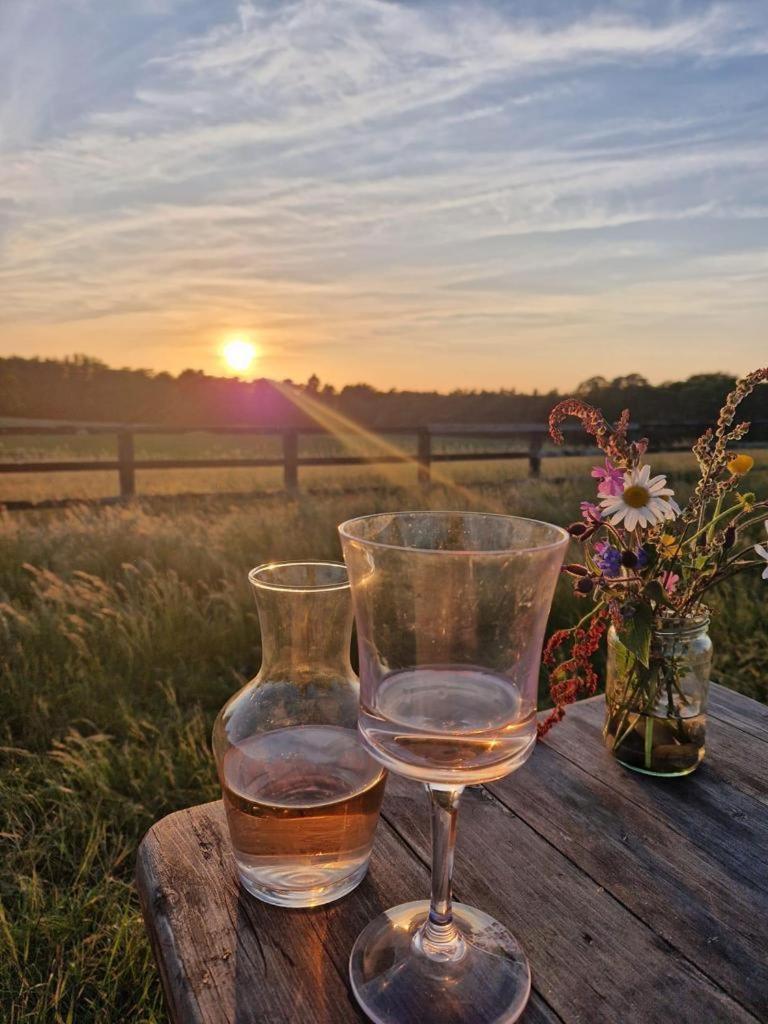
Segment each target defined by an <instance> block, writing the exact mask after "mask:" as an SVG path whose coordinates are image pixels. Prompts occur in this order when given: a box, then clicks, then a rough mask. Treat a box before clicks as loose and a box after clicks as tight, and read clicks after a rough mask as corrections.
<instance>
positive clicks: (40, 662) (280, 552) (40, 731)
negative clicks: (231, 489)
mask: <svg viewBox="0 0 768 1024" xmlns="http://www.w3.org/2000/svg"><path fill="white" fill-rule="evenodd" d="M88 440H89V441H90V440H91V439H88ZM6 441H7V439H6ZM46 457H49V456H48V453H46ZM653 462H654V466H660V467H663V468H666V469H667V470H669V471H670V472H671V473H672V474H673V475H674V476H675V485H676V486H678V487H679V489H680V490H681V491H684V490H685V488H686V486H689V484H690V481H691V479H692V467H691V464H690V460H689V459H687V458H686V457H685V456H677V455H675V456H672V455H670V456H665V457H654V458H653ZM566 463H567V465H566ZM588 464H589V463H588V461H585V460H583V459H581V458H574V459H570V460H557V459H551V460H547V461H546V462H545V465H544V470H543V475H542V479H540V480H529V479H527V478H525V475H524V474H525V471H526V467H525V464H518V463H495V462H493V463H483V464H475V465H470V464H465V465H461V464H456V465H451V466H450V467H441V472H444V473H445V474H446V477H445V481H444V483H443V484H438V485H435V486H433V487H432V488H431V489H430V490H429V491H427V492H422V491H420V490H419V489H418V488H416V487H415V486H414V484H413V478H414V475H415V474H414V471H413V469H412V467H395V468H393V469H392V470H388V471H387V473H386V474H382V473H381V471H379V472H376V473H374V472H373V471H368V470H361V469H360V468H358V467H352V468H351V469H350V471H349V473H347V472H346V471H345V472H344V473H339V472H338V471H334V474H333V475H329V474H327V471H325V472H326V474H327V475H326V476H325V477H324V478H317V480H316V481H313V483H315V485H316V486H317V488H318V490H316V491H315V492H309V491H306V492H302V493H300V494H299V495H298V496H296V497H288V496H286V495H285V494H282V493H279V492H278V491H277V490H275V491H274V493H266V494H263V495H262V496H259V497H253V496H251V497H244V498H236V497H234V496H232V495H228V494H226V493H221V491H220V493H218V494H217V495H215V496H213V497H210V498H204V499H203V498H196V499H189V498H182V497H175V498H173V497H163V496H160V495H158V496H154V497H147V498H144V499H140V500H138V501H136V502H133V503H131V504H128V505H125V506H110V507H98V506H86V505H82V506H75V507H72V508H69V509H65V510H51V511H37V512H25V513H10V512H5V513H2V512H0V678H1V680H2V681H1V683H0V714H1V717H0V721H2V726H0V729H2V734H1V735H0V761H1V763H2V771H1V773H0V848H2V862H3V865H4V871H3V872H2V876H0V1019H2V1020H3V1021H7V1022H9V1024H22V1022H24V1024H26V1022H40V1024H43V1022H44V1024H96V1022H107V1024H111V1022H116V1021H123V1020H125V1021H131V1022H132V1024H150V1022H152V1024H158V1022H161V1021H162V1022H164V1021H165V1020H166V1017H165V1014H164V1011H163V1007H162V997H161V993H160V987H159V982H158V980H157V976H156V973H155V969H154V965H153V962H152V958H151V953H150V950H149V946H148V943H147V941H146V940H145V937H144V931H143V926H142V922H141V918H140V914H139V910H138V904H137V900H136V897H135V895H134V891H133V886H132V876H133V869H134V858H135V852H136V847H137V844H138V842H139V840H140V838H141V836H142V834H143V833H144V832H145V831H146V829H147V828H148V827H149V826H150V825H151V824H152V822H153V821H155V820H157V819H158V818H160V817H162V816H163V815H165V814H167V813H169V812H171V811H173V810H175V809H177V808H180V807H184V806H186V805H189V804H192V803H199V802H202V801H204V800H209V799H213V798H215V797H216V795H217V789H216V780H215V773H214V767H213V762H212V758H211V754H210V748H209V735H210V728H211V725H212V722H213V719H214V717H215V714H216V712H217V710H218V708H219V707H220V706H221V705H222V704H223V703H224V701H225V700H226V698H227V697H228V696H229V695H230V694H231V693H232V692H233V691H234V690H235V689H236V688H238V687H239V686H240V685H242V684H243V683H244V682H245V681H246V680H247V679H249V678H250V677H251V676H252V675H253V674H254V672H255V671H256V669H257V668H258V664H259V657H260V653H259V629H258V621H257V617H256V610H255V604H254V602H253V599H252V596H251V594H250V593H249V590H248V584H247V581H246V573H247V570H248V569H249V568H250V567H251V566H253V565H256V564H258V563H260V562H263V561H266V560H269V559H301V558H309V557H311V558H328V559H337V558H339V556H340V551H339V545H338V540H337V536H336V524H337V523H339V522H340V521H342V520H343V519H345V518H348V517H350V516H352V515H356V514H362V513H366V512H371V511H376V510H384V509H394V508H403V507H411V508H413V507H433V508H437V507H442V508H447V507H467V506H472V507H477V508H486V509H489V510H492V511H499V510H502V509H506V510H509V511H514V512H515V513H518V514H521V515H530V516H535V517H538V518H545V519H549V520H551V521H554V522H558V523H567V522H568V521H569V520H571V519H573V518H575V516H576V514H577V511H578V502H579V500H580V499H581V498H582V497H585V496H586V495H587V494H588V492H589V491H590V489H591V488H590V483H591V482H590V481H589V479H588V476H587V473H586V471H587V468H588ZM176 472H178V473H184V474H189V475H190V478H192V483H191V484H190V483H189V478H188V479H187V480H185V481H184V486H180V485H179V480H178V478H177V479H176V481H175V483H176V490H180V489H181V490H198V489H199V490H208V489H213V488H216V487H217V486H218V484H217V478H216V477H215V476H214V477H213V478H212V477H211V476H210V473H211V471H205V474H206V476H205V479H202V478H201V477H200V475H199V473H198V471H193V470H183V471H176ZM201 472H202V471H201ZM217 472H219V471H217ZM566 473H567V476H565V474H566ZM156 475H157V476H158V477H165V478H166V479H165V484H164V485H165V486H167V487H169V488H170V482H169V481H168V479H167V478H168V476H170V474H156ZM80 476H82V475H81V474H72V477H73V478H74V477H80ZM9 479H10V478H5V480H3V481H2V482H3V485H4V486H5V484H6V482H7V481H8V480H9ZM14 479H15V478H14ZM27 480H28V484H29V486H30V487H31V486H32V485H33V484H34V483H35V481H34V478H27ZM306 480H307V481H309V471H307V477H306ZM62 482H63V481H62V480H61V479H60V478H56V480H54V481H53V484H54V485H55V487H56V489H57V494H60V488H61V484H62ZM236 482H237V483H238V484H242V480H239V481H236ZM247 482H248V484H249V485H250V486H256V483H255V482H254V480H253V479H250V478H249V479H248V481H247ZM71 483H72V486H78V481H76V480H73V481H71ZM110 484H111V487H110V490H109V491H108V493H113V492H114V482H113V480H110ZM219 484H220V481H219ZM766 484H768V456H767V455H766V453H759V458H758V466H757V467H756V469H755V470H754V486H755V488H756V489H758V488H759V489H762V490H764V489H765V485H766ZM36 486H38V487H39V488H40V489H41V491H40V492H38V493H41V492H42V491H44V490H45V487H48V486H51V481H43V482H42V483H39V482H38V483H37V485H36ZM258 486H259V487H263V489H264V490H265V491H269V490H270V488H271V486H272V485H271V484H269V482H268V481H267V482H266V483H265V482H264V481H261V482H260V483H258ZM276 486H277V484H276V483H275V484H274V487H275V488H276ZM224 489H225V488H221V490H224ZM237 489H243V488H242V487H238V488H237ZM767 593H768V592H767V591H766V590H765V584H764V583H762V581H761V580H760V578H759V574H758V573H754V574H753V576H752V578H750V579H749V580H746V579H741V580H739V581H738V582H733V583H731V584H729V585H728V586H727V587H725V588H724V589H723V590H722V591H721V592H720V593H718V594H716V595H715V596H714V598H713V600H712V601H711V602H710V603H711V605H712V606H713V610H714V611H715V612H716V613H719V614H716V616H715V620H714V626H713V639H714V642H715V645H716V651H717V662H716V664H717V670H718V674H719V675H720V677H721V678H723V679H724V680H725V681H727V682H728V683H729V685H733V686H736V687H737V688H739V689H741V690H742V691H743V692H745V693H748V694H750V695H751V696H754V697H757V698H758V699H761V700H763V701H766V700H768V680H767V678H766V671H765V667H766V664H765V663H766V656H765V651H766V647H767V645H768V620H767V619H766V615H765V600H766V594H767ZM574 602H575V599H574V598H573V597H572V595H571V593H570V588H569V587H568V585H567V583H565V582H564V583H563V584H562V585H561V587H560V589H559V591H558V594H557V597H556V601H555V606H554V609H553V615H552V620H551V623H550V625H551V627H552V628H556V627H557V626H559V625H562V624H564V623H565V622H566V620H570V618H571V616H572V615H573V612H574V610H575V609H574ZM459 842H461V839H459Z"/></svg>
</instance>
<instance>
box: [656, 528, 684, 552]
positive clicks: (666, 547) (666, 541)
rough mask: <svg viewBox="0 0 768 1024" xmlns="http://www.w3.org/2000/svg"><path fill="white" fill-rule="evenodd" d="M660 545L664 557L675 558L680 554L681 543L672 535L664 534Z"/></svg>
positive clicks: (660, 538)
mask: <svg viewBox="0 0 768 1024" xmlns="http://www.w3.org/2000/svg"><path fill="white" fill-rule="evenodd" d="M659 544H660V545H661V552H662V554H663V555H666V556H668V557H670V558H674V557H675V555H679V554H680V542H679V541H678V539H677V537H674V536H673V535H672V534H671V533H662V535H661V536H660V537H659Z"/></svg>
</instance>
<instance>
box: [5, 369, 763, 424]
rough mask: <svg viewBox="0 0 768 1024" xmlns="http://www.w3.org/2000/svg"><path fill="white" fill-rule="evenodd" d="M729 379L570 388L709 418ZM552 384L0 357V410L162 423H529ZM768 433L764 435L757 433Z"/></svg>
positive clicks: (644, 415)
mask: <svg viewBox="0 0 768 1024" xmlns="http://www.w3.org/2000/svg"><path fill="white" fill-rule="evenodd" d="M734 383H735V378H734V377H733V376H731V375H729V374H727V373H706V374H695V375H694V376H692V377H689V378H688V379H687V380H684V381H669V382H666V383H663V384H655V385H654V384H650V383H649V382H648V380H646V379H645V378H644V377H642V376H641V375H640V374H637V373H633V374H628V375H626V376H623V377H616V378H614V379H612V380H608V379H606V378H604V377H599V376H595V377H590V378H589V379H588V380H585V381H584V382H583V383H581V384H580V385H579V386H578V388H577V389H576V391H575V392H574V393H575V394H578V395H579V397H582V398H584V399H586V400H587V401H589V402H592V403H593V404H595V405H597V406H599V407H600V408H602V409H603V411H604V412H605V414H606V415H607V416H609V417H611V418H615V417H616V416H618V414H619V413H620V412H621V410H622V409H624V408H629V409H630V410H631V412H632V418H633V420H634V421H635V422H637V423H642V424H653V423H664V422H674V423H683V422H693V423H701V422H707V421H711V420H712V419H713V418H714V417H715V416H716V415H717V412H718V410H719V408H720V406H721V405H722V402H723V399H724V397H725V395H726V394H727V392H728V391H729V390H730V389H731V388H732V387H733V385H734ZM766 390H768V389H766V388H758V389H757V391H756V392H755V394H753V395H752V397H751V398H750V399H749V400H748V401H747V402H745V403H744V406H743V416H744V418H747V419H750V418H751V419H758V420H759V419H768V398H767V397H766ZM562 397H564V396H563V395H562V394H560V393H559V392H558V391H555V390H553V391H550V392H547V393H545V394H539V393H537V392H536V391H534V392H533V393H531V394H525V393H522V392H519V391H516V390H515V389H514V388H502V389H500V390H498V391H478V390H464V389H461V390H455V391H451V392H448V393H445V394H443V393H439V392H436V391H426V392H425V391H408V390H395V389H391V390H389V391H379V390H378V389H376V388H374V387H371V386H370V385H368V384H354V385H347V386H346V387H344V388H342V389H341V390H338V391H337V390H336V389H335V388H334V387H333V386H332V385H330V384H325V385H324V384H323V383H322V382H321V381H320V380H319V378H318V377H317V376H316V375H315V374H313V375H312V376H311V377H310V378H309V379H308V380H307V381H306V382H304V383H296V382H294V381H291V380H285V381H272V380H267V379H266V378H261V379H257V380H250V381H247V380H240V379H238V378H231V377H214V376H210V375H208V374H205V373H203V372H202V371H199V370H184V371H183V372H182V373H179V374H178V375H173V374H170V373H153V372H151V371H149V370H133V369H114V368H112V367H109V366H107V365H106V364H105V363H103V362H101V361H100V360H98V359H93V358H91V357H88V356H73V357H71V358H67V359H25V358H22V357H17V356H14V357H9V358H0V416H3V417H26V418H31V419H45V420H68V421H73V420H74V421H80V422H98V423H134V424H162V425H166V426H184V427H194V426H214V425H216V426H234V425H250V426H263V427H303V426H309V425H311V424H312V422H313V421H312V415H311V410H312V409H314V408H318V407H319V408H320V410H321V411H322V409H331V410H333V411H335V412H336V413H338V414H340V415H342V416H347V417H349V418H350V419H353V420H355V421H356V422H358V423H362V424H364V425H366V426H369V427H372V428H374V429H375V428H377V427H378V428H383V427H397V426H420V425H424V424H435V423H455V424H460V423H467V424H469V423H472V424H485V423H537V424H541V423H544V422H545V421H546V418H547V415H548V413H549V410H550V409H551V408H552V406H553V405H554V404H555V402H556V401H557V400H558V399H560V398H562ZM765 436H768V435H765Z"/></svg>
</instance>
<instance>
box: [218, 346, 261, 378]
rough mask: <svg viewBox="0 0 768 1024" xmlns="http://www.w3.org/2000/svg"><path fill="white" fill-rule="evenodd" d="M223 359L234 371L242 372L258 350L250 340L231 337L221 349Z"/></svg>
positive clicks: (248, 365)
mask: <svg viewBox="0 0 768 1024" xmlns="http://www.w3.org/2000/svg"><path fill="white" fill-rule="evenodd" d="M221 353H222V355H223V356H224V361H225V362H226V364H227V366H228V367H229V368H230V370H234V371H235V372H236V373H243V372H245V370H247V369H248V368H249V367H250V365H251V363H252V362H253V361H254V359H255V358H256V356H257V355H258V350H257V348H256V346H255V345H253V344H252V343H251V342H250V341H245V340H244V339H243V338H233V339H232V341H228V342H227V343H226V345H224V347H223V348H222V350H221Z"/></svg>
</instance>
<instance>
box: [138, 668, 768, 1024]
mask: <svg viewBox="0 0 768 1024" xmlns="http://www.w3.org/2000/svg"><path fill="white" fill-rule="evenodd" d="M720 691H721V688H720V687H717V688H715V690H714V693H713V697H714V701H713V714H712V720H711V722H710V729H709V741H708V757H707V761H706V762H705V764H704V765H703V766H702V767H701V768H700V769H699V770H698V771H697V772H696V773H694V775H692V776H691V777H690V778H688V779H679V780H667V781H657V780H653V779H651V778H647V777H643V776H638V775H636V774H634V773H632V772H630V771H627V770H626V769H623V768H621V766H619V765H618V764H617V763H616V762H615V761H614V760H613V759H612V758H611V757H610V755H609V754H608V753H607V751H605V749H604V748H603V746H602V739H601V724H602V715H603V707H602V701H601V700H600V699H599V698H598V699H595V700H592V701H585V702H582V703H581V704H579V705H577V706H575V707H574V708H572V709H569V711H568V716H567V718H566V721H565V722H564V723H563V724H562V725H560V726H558V728H556V729H555V730H553V731H552V733H550V735H549V736H548V738H547V740H546V742H545V744H543V745H542V746H541V747H540V748H539V749H538V750H537V751H536V752H535V753H534V756H533V758H532V759H531V761H530V762H529V764H528V765H526V766H525V767H524V768H523V769H522V770H521V771H520V772H518V773H516V774H515V775H512V776H511V777H509V778H508V779H505V780H501V781H500V782H499V783H495V784H494V785H492V786H490V787H487V788H485V789H483V788H474V789H470V790H468V791H467V793H466V795H465V797H464V800H463V806H462V811H461V814H460V827H459V833H458V836H459V838H458V847H457V858H456V897H457V899H459V900H465V901H466V902H468V903H471V904H474V905H476V906H479V907H481V908H482V909H484V910H487V911H488V912H489V913H491V914H494V915H495V916H496V917H498V918H499V920H500V921H502V923H504V924H506V925H507V926H508V927H509V928H510V929H511V930H512V931H513V932H514V933H515V934H516V935H517V936H518V937H519V939H520V940H521V942H522V943H523V945H524V947H525V949H526V951H527V953H528V955H529V957H530V959H531V963H532V967H533V974H534V995H533V997H532V1000H531V1003H530V1005H529V1007H528V1009H527V1010H526V1012H525V1014H524V1016H523V1018H521V1022H522V1024H667V1022H668V1021H669V1020H670V1019H674V1020H675V1021H676V1022H679V1024H694V1022H695V1024H699V1022H701V1021H706V1022H707V1024H754V1022H755V1021H760V1022H763V1024H768V965H767V964H766V958H765V949H766V948H768V870H766V868H767V867H768V743H766V742H765V740H764V738H763V737H762V735H760V733H761V730H762V725H761V713H760V712H759V710H758V711H756V709H755V708H754V707H751V705H752V704H753V703H754V702H750V701H748V700H747V699H745V698H743V697H741V696H740V695H738V694H730V693H728V692H727V691H726V696H723V695H722V693H721V692H720ZM756 707H757V709H762V705H757V706H756ZM755 723H757V725H755ZM750 724H751V725H752V728H751V729H748V728H746V726H747V725H750ZM382 813H383V821H382V823H381V825H380V827H379V831H378V834H377V841H376V846H375V849H374V856H373V859H372V863H371V870H370V872H369V875H368V877H367V879H366V880H365V881H364V882H363V884H362V885H361V886H360V887H359V888H358V889H357V890H356V891H355V892H354V893H352V894H350V896H348V897H346V898H345V899H344V900H341V901H339V902H338V903H336V904H331V905H329V906H327V907H322V908H318V909H316V910H311V911H300V910H291V911H288V910H284V909H281V908H277V907H271V906H268V905H267V904H263V903H261V902H259V901H258V900H255V899H253V898H252V897H250V896H248V895H247V894H245V893H243V892H241V890H240V889H239V886H238V884H237V879H236V875H235V872H234V864H233V861H232V858H231V851H230V847H229V837H228V835H227V831H226V825H225V822H224V817H223V811H222V807H221V804H220V803H214V804H207V805H204V806H202V807H197V808H191V809H189V810H188V811H182V812H179V813H177V814H174V815H170V816H169V817H168V818H166V819H164V820H163V821H161V822H159V823H158V824H157V825H155V826H154V827H153V828H152V829H151V830H150V832H149V833H148V834H147V836H146V837H145V839H144V841H143V842H142V844H141V847H140V850H139V858H138V865H137V882H138V887H139V891H140V895H141V900H142V906H143V910H144V914H145V918H146V921H147V927H148V931H149V933H150V936H151V938H152V942H153V945H154V948H155V951H156V956H157V960H158V964H159V967H160V971H161V976H162V978H163V985H164V988H165V991H166V994H167V998H168V1004H169V1009H170V1011H171V1016H172V1019H173V1021H174V1022H175V1024H282V1022H285V1024H288V1022H291V1024H294V1022H297V1021H303V1020H307V1021H310V1020H311V1021H317V1024H349V1022H356V1024H357V1022H360V1021H362V1020H363V1019H364V1018H363V1017H362V1015H361V1013H360V1011H359V1009H358V1008H357V1006H356V1004H355V1002H354V999H353V997H352V996H351V995H350V992H349V988H348V981H347V962H348V957H349V951H350V949H351V946H352V943H353V942H354V939H355V938H356V936H357V935H358V934H359V932H360V931H361V930H362V928H363V927H364V926H365V924H367V922H368V921H369V920H371V918H373V917H374V916H375V915H376V914H378V913H380V912H381V911H382V910H384V909H387V908H388V907H390V906H393V905H396V904H398V903H401V902H404V901H406V900H411V899H419V898H424V897H425V896H426V894H427V891H428V872H427V865H428V863H429V856H430V854H429V846H430V841H429V818H428V813H427V802H426V796H425V794H424V792H423V789H422V787H420V786H417V785H415V784H413V783H409V782H407V781H405V780H403V779H400V778H397V777H395V776H392V777H391V778H390V780H389V783H388V789H387V795H386V797H385V801H384V808H383V812H382Z"/></svg>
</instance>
